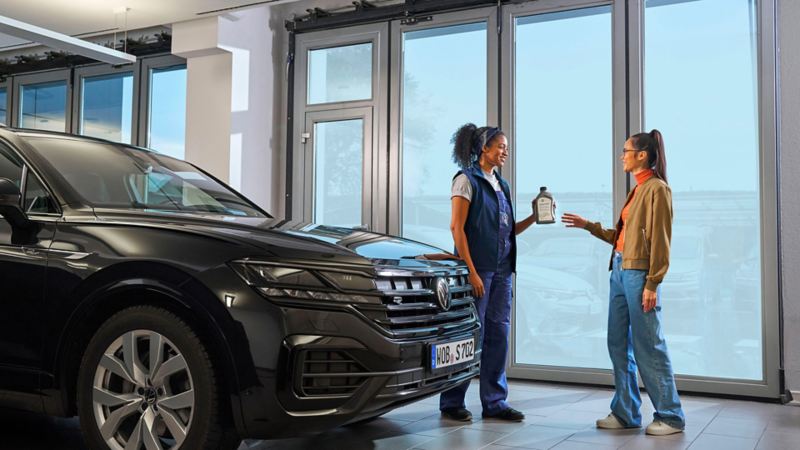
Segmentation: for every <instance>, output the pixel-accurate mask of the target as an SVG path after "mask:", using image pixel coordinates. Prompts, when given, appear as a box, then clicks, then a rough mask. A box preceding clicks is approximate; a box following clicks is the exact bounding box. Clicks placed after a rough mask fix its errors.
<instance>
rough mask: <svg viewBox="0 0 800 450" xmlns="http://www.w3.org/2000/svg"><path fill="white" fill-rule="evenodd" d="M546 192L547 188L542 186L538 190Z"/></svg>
mask: <svg viewBox="0 0 800 450" xmlns="http://www.w3.org/2000/svg"><path fill="white" fill-rule="evenodd" d="M546 190H547V186H542V187H540V188H539V192H544V191H546Z"/></svg>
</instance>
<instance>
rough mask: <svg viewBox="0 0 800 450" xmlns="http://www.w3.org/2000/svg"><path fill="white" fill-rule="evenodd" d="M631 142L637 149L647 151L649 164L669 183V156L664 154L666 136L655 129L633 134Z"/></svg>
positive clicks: (654, 171)
mask: <svg viewBox="0 0 800 450" xmlns="http://www.w3.org/2000/svg"><path fill="white" fill-rule="evenodd" d="M631 143H632V144H633V147H634V148H635V149H636V150H644V151H646V152H647V165H648V166H649V167H650V168H651V169H653V173H654V174H655V176H657V177H658V178H661V179H662V180H664V182H665V183H667V157H666V155H665V154H664V136H662V135H661V132H660V131H658V130H656V129H653V130H652V131H650V132H649V133H638V134H634V135H633V136H631Z"/></svg>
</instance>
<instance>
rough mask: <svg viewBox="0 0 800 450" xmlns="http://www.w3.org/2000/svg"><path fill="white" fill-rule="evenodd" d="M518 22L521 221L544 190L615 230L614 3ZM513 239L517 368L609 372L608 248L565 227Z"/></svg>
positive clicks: (516, 139)
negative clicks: (613, 224)
mask: <svg viewBox="0 0 800 450" xmlns="http://www.w3.org/2000/svg"><path fill="white" fill-rule="evenodd" d="M512 23H513V31H512V32H513V33H514V42H515V45H514V47H513V48H512V49H511V50H512V52H513V63H512V69H511V73H512V80H513V81H512V82H513V102H512V103H513V104H512V105H511V106H510V108H511V112H512V117H513V127H512V129H513V138H512V139H511V147H512V148H513V150H512V158H513V186H514V190H515V200H516V205H515V206H516V211H517V215H518V216H519V217H525V216H527V215H528V214H530V211H531V201H532V200H533V198H534V197H535V196H536V195H537V194H538V192H539V188H540V187H541V186H546V187H547V189H548V191H550V192H551V193H552V194H553V195H554V197H555V199H556V203H557V206H558V210H557V213H561V212H564V211H569V212H573V213H576V214H580V215H582V216H584V217H586V218H587V219H590V220H593V221H600V222H603V223H604V224H605V225H606V226H611V225H610V224H611V223H612V221H613V205H614V197H613V171H614V162H615V161H614V158H613V156H612V155H613V117H612V111H613V97H612V31H611V30H612V15H611V6H598V7H591V8H583V9H576V10H569V11H557V12H546V13H537V14H519V15H516V16H515V17H514V18H513V22H512ZM558 215H559V216H560V214H558ZM517 243H518V260H517V276H516V289H515V293H516V295H515V302H514V324H515V326H514V330H515V333H514V337H513V341H514V349H515V351H514V353H513V355H514V356H513V358H514V359H513V362H512V364H513V365H517V366H545V367H571V368H603V369H604V368H609V367H610V362H609V359H608V354H607V351H606V337H605V336H606V334H605V329H606V321H607V319H606V316H607V311H608V257H609V254H610V248H609V247H608V244H606V243H604V242H601V241H600V240H598V239H596V238H594V237H592V236H590V235H589V234H588V233H585V232H581V231H579V230H574V229H567V228H565V227H563V226H562V225H561V224H560V223H556V224H553V225H534V226H533V227H532V228H531V229H530V230H528V231H527V232H526V233H525V234H522V235H520V236H519V237H518V239H517Z"/></svg>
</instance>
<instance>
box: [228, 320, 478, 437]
mask: <svg viewBox="0 0 800 450" xmlns="http://www.w3.org/2000/svg"><path fill="white" fill-rule="evenodd" d="M282 315H283V319H284V320H283V323H284V324H285V326H286V329H285V333H284V336H285V337H284V339H283V341H282V342H281V344H280V345H281V348H280V350H279V351H278V352H277V354H276V357H277V361H275V362H274V365H273V364H257V366H260V367H256V372H257V374H258V381H259V383H258V386H257V387H253V388H251V389H249V390H248V391H247V392H245V393H243V395H242V396H241V397H240V398H239V401H240V403H241V406H242V417H243V418H244V422H245V423H244V424H243V425H244V429H243V430H240V431H242V432H243V433H244V434H243V436H242V437H248V438H261V439H264V438H270V439H273V438H281V437H291V436H297V435H301V434H305V433H315V432H320V431H324V430H327V429H331V428H335V427H337V426H340V425H344V424H347V423H352V422H358V421H360V420H364V419H367V418H370V417H375V416H378V415H381V414H383V413H385V412H388V411H390V410H392V409H395V408H397V407H400V406H403V405H405V404H408V403H412V402H414V401H416V400H419V399H422V398H424V397H428V396H431V395H435V394H438V393H440V392H443V391H445V390H448V389H450V388H452V387H454V386H457V385H459V384H461V383H463V382H468V380H470V379H471V378H473V377H474V376H476V375H477V374H478V372H479V362H480V355H481V348H480V339H479V331H480V330H479V325H478V324H477V322H475V324H474V326H473V327H471V328H470V329H469V330H467V331H464V330H461V331H459V332H457V333H448V332H444V331H443V332H442V333H441V334H440V335H437V336H434V337H430V338H426V339H419V338H415V339H395V338H391V337H388V336H386V335H385V333H382V332H381V331H380V329H379V328H377V327H376V326H375V325H374V323H371V322H370V321H368V320H364V318H362V317H359V316H358V314H357V313H354V312H353V310H343V311H320V310H311V309H302V308H285V307H284V308H282ZM470 337H472V338H474V339H475V342H476V344H478V345H476V351H475V356H474V358H473V359H472V360H471V361H468V362H466V363H461V364H457V365H454V366H450V367H446V368H444V369H438V370H431V369H430V348H431V345H432V344H437V343H444V342H451V341H458V340H462V339H467V338H470ZM251 345H252V343H251ZM270 353H273V352H270ZM273 354H274V353H273ZM254 356H255V355H254ZM259 359H260V358H255V360H256V361H258V360H259ZM262 361H263V360H262ZM265 366H272V367H274V368H269V367H265Z"/></svg>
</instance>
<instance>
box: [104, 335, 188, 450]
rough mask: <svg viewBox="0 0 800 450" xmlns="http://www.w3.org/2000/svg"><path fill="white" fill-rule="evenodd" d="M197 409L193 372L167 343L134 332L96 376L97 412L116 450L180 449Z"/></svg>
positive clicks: (117, 344)
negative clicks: (195, 408)
mask: <svg viewBox="0 0 800 450" xmlns="http://www.w3.org/2000/svg"><path fill="white" fill-rule="evenodd" d="M194 406H195V392H194V383H193V380H192V374H191V372H190V371H189V366H188V365H187V363H186V360H185V359H184V357H183V355H182V354H181V352H180V350H179V349H178V348H177V347H176V346H175V345H174V344H173V343H172V342H170V340H169V339H167V338H166V337H164V336H162V335H161V334H159V333H156V332H155V331H151V330H134V331H129V332H127V333H125V334H123V335H122V336H120V337H118V338H117V339H116V340H114V342H112V343H111V345H109V346H108V348H106V350H105V352H104V353H103V356H102V358H101V359H100V363H99V364H98V366H97V369H96V370H95V375H94V384H93V392H92V410H93V412H94V417H95V420H96V422H97V427H98V430H99V431H100V435H101V436H102V438H103V440H105V442H106V443H107V444H108V446H109V447H110V448H111V449H114V450H139V449H141V448H144V449H146V450H164V449H177V448H180V446H181V444H182V443H183V441H184V439H185V438H186V436H187V434H188V432H189V426H190V425H191V423H192V415H193V412H194Z"/></svg>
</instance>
